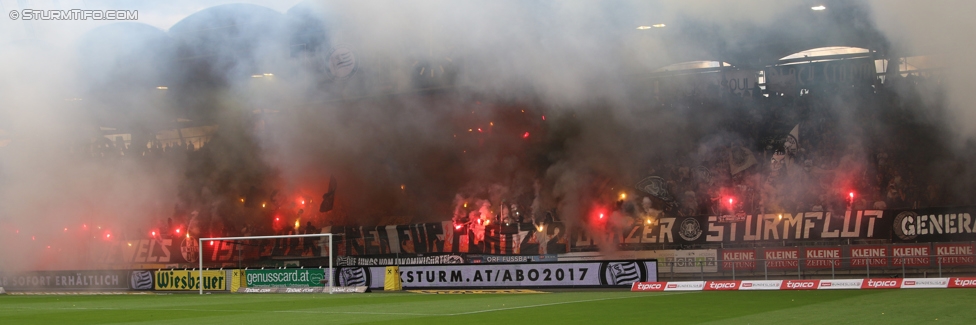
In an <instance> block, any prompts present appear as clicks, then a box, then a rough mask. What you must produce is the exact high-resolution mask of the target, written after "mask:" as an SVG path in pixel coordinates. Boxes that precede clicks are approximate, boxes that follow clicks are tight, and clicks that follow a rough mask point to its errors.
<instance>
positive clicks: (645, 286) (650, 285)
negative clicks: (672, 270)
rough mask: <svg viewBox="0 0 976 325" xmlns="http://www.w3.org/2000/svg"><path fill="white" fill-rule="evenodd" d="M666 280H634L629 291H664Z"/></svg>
mask: <svg viewBox="0 0 976 325" xmlns="http://www.w3.org/2000/svg"><path fill="white" fill-rule="evenodd" d="M666 283H667V282H634V284H633V286H631V288H630V291H635V292H638V291H664V285H665V284H666Z"/></svg>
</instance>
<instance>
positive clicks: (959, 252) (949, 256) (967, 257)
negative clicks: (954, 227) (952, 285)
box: [935, 243, 976, 265]
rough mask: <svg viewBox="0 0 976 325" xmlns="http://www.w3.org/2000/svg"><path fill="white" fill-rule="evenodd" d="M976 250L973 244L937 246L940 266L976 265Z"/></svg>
mask: <svg viewBox="0 0 976 325" xmlns="http://www.w3.org/2000/svg"><path fill="white" fill-rule="evenodd" d="M974 254H976V249H974V248H973V244H972V243H968V244H966V243H959V244H935V255H938V257H937V258H938V260H937V261H936V263H937V264H939V265H976V256H974Z"/></svg>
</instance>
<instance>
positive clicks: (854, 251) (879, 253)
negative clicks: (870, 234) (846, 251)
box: [851, 247, 885, 257]
mask: <svg viewBox="0 0 976 325" xmlns="http://www.w3.org/2000/svg"><path fill="white" fill-rule="evenodd" d="M851 256H852V257H884V256H885V248H884V247H881V248H851Z"/></svg>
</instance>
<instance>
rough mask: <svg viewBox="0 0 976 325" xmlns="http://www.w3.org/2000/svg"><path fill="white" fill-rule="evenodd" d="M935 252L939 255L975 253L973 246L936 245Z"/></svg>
mask: <svg viewBox="0 0 976 325" xmlns="http://www.w3.org/2000/svg"><path fill="white" fill-rule="evenodd" d="M935 252H936V254H938V255H973V246H969V245H966V246H949V247H936V249H935Z"/></svg>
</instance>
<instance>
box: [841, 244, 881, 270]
mask: <svg viewBox="0 0 976 325" xmlns="http://www.w3.org/2000/svg"><path fill="white" fill-rule="evenodd" d="M848 251H849V252H850V256H851V266H852V267H865V266H868V265H870V266H888V257H887V256H888V247H887V246H851V247H849V248H848Z"/></svg>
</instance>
